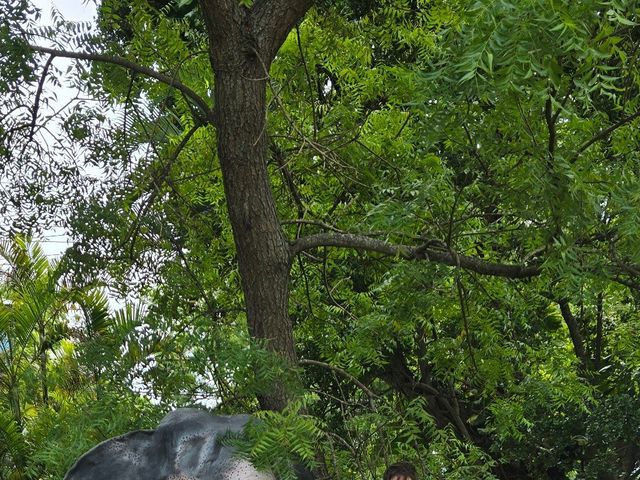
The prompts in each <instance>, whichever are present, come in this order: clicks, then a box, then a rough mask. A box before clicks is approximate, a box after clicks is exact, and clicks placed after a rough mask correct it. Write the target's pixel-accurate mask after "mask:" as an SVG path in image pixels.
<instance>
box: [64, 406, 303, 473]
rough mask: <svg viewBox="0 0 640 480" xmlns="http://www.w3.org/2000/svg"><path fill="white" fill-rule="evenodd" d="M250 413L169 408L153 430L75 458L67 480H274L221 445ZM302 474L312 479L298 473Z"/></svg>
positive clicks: (132, 434)
mask: <svg viewBox="0 0 640 480" xmlns="http://www.w3.org/2000/svg"><path fill="white" fill-rule="evenodd" d="M250 418H251V417H250V416H249V415H231V416H213V415H211V414H209V413H207V412H205V411H204V410H198V409H194V408H184V409H179V410H175V411H173V412H171V413H169V414H168V415H167V416H166V417H164V419H163V420H162V422H160V425H158V428H157V429H155V430H139V431H135V432H130V433H127V434H125V435H121V436H119V437H115V438H112V439H110V440H106V441H104V442H102V443H101V444H99V445H97V446H96V447H95V448H93V449H91V450H89V451H88V452H87V453H86V454H84V455H83V456H82V457H80V459H79V460H78V461H77V462H76V463H75V465H74V466H73V467H71V470H69V472H67V475H66V476H65V477H64V478H65V480H113V479H118V480H275V477H274V476H273V475H272V474H271V473H268V472H260V471H258V470H256V468H255V467H253V465H251V464H250V463H249V462H247V461H245V460H241V459H238V458H234V457H233V449H232V448H231V447H228V446H225V445H222V444H221V443H220V439H221V438H223V437H224V435H225V434H226V433H227V432H233V433H239V432H241V431H242V428H243V427H244V426H245V424H246V423H247V422H248V421H249V419H250ZM300 478H301V479H302V478H304V479H307V478H311V477H310V476H308V472H305V473H303V472H302V471H301V472H300Z"/></svg>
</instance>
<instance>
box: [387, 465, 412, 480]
mask: <svg viewBox="0 0 640 480" xmlns="http://www.w3.org/2000/svg"><path fill="white" fill-rule="evenodd" d="M382 480H418V476H417V474H416V467H414V466H413V465H412V464H410V463H409V462H398V463H394V464H393V465H389V468H387V469H386V470H385V472H384V475H383V477H382Z"/></svg>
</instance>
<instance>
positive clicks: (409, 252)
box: [291, 233, 541, 278]
mask: <svg viewBox="0 0 640 480" xmlns="http://www.w3.org/2000/svg"><path fill="white" fill-rule="evenodd" d="M429 245H430V244H427V245H420V246H417V247H411V246H408V245H395V244H392V243H389V242H386V241H384V240H378V239H375V238H370V237H367V236H364V235H354V234H350V233H318V234H315V235H310V236H308V237H302V238H300V239H298V240H297V241H295V242H294V243H293V244H292V246H291V255H292V256H293V255H296V254H298V253H300V252H302V251H305V250H311V249H314V248H318V247H340V248H353V249H356V250H365V251H369V252H377V253H381V254H383V255H387V256H391V257H400V258H404V259H405V260H426V261H428V262H435V263H440V264H443V265H449V266H452V267H460V268H464V269H465V270H471V271H473V272H476V273H480V274H482V275H491V276H495V277H505V278H530V277H535V276H538V275H540V273H541V269H540V267H538V266H534V265H532V266H529V265H517V264H508V263H492V262H487V261H486V260H482V259H480V258H477V257H469V256H466V255H458V254H457V253H456V252H454V251H452V250H442V249H436V248H431V247H430V246H429Z"/></svg>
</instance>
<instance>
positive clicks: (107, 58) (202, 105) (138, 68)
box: [30, 45, 214, 124]
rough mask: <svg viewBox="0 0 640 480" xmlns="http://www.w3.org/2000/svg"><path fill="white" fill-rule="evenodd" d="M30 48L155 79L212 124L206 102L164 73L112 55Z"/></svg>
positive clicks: (34, 46) (211, 117)
mask: <svg viewBox="0 0 640 480" xmlns="http://www.w3.org/2000/svg"><path fill="white" fill-rule="evenodd" d="M30 47H31V48H32V49H33V50H34V51H36V52H41V53H47V54H49V55H51V56H54V57H62V58H73V59H76V60H90V61H94V62H104V63H110V64H112V65H118V66H120V67H123V68H126V69H127V70H131V71H133V72H136V73H140V74H143V75H146V76H147V77H151V78H155V79H156V80H158V81H160V82H162V83H164V84H166V85H168V86H170V87H173V88H175V89H176V90H178V91H180V92H181V93H182V94H183V95H184V96H185V97H187V98H188V99H189V100H191V101H192V102H193V103H194V104H195V105H196V106H197V107H198V109H199V110H200V111H201V113H202V116H203V120H204V121H205V122H206V123H209V124H214V121H213V120H214V118H213V111H212V110H211V108H210V107H209V105H207V102H205V101H204V99H203V98H202V97H200V95H198V94H197V93H196V92H194V91H193V90H192V89H190V88H189V87H187V86H186V85H185V84H184V83H182V82H180V81H179V80H178V79H177V78H175V77H172V76H169V75H166V74H164V73H160V72H157V71H155V70H153V69H152V68H149V67H145V66H143V65H138V64H137V63H135V62H132V61H131V60H127V59H126V58H122V57H117V56H114V55H104V54H100V53H86V52H72V51H68V50H58V49H55V48H48V47H41V46H38V45H30Z"/></svg>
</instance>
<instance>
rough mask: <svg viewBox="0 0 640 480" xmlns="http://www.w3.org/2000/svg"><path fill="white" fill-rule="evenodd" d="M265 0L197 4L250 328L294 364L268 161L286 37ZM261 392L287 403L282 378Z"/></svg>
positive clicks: (274, 405) (285, 248)
mask: <svg viewBox="0 0 640 480" xmlns="http://www.w3.org/2000/svg"><path fill="white" fill-rule="evenodd" d="M266 3H267V2H263V3H262V4H260V5H259V4H257V3H256V4H255V5H254V8H245V7H242V6H240V3H239V2H238V1H237V0H230V1H228V2H227V1H224V0H222V1H206V0H202V1H201V8H202V12H203V15H204V19H205V22H206V24H207V29H208V32H209V38H210V57H211V65H212V67H213V70H214V72H215V82H216V83H215V107H214V108H215V122H216V128H217V137H218V156H219V159H220V165H221V169H222V177H223V180H224V191H225V197H226V202H227V209H228V212H229V219H230V222H231V226H232V229H233V236H234V241H235V245H236V249H237V254H238V265H239V269H240V277H241V282H242V290H243V292H244V296H245V304H246V308H247V322H248V328H249V333H250V335H251V336H252V337H253V338H255V339H258V340H262V341H265V342H266V345H267V347H268V348H269V349H270V350H272V351H274V352H277V353H278V354H279V355H281V356H282V357H283V358H284V359H285V361H286V362H289V363H290V364H291V365H293V364H294V363H295V361H296V352H295V345H294V342H293V331H292V330H293V328H292V324H291V320H290V318H289V313H288V301H289V271H290V257H291V253H290V248H289V244H288V243H287V240H286V238H285V236H284V233H283V232H282V229H281V227H280V220H279V218H278V215H277V212H276V205H275V200H274V197H273V193H272V191H271V186H270V183H269V176H268V173H267V166H266V155H267V132H266V87H267V83H266V81H267V76H268V68H269V65H270V64H271V61H272V59H273V57H274V56H275V52H276V51H277V46H279V44H278V45H277V46H275V44H276V43H277V42H281V41H283V40H284V38H285V36H286V32H284V33H283V31H282V28H283V27H282V26H280V28H275V27H272V25H275V24H276V23H277V22H282V20H283V18H282V17H281V18H278V17H277V16H275V15H277V12H278V8H277V7H278V5H277V4H274V5H271V7H272V8H273V10H272V11H270V12H269V14H271V15H269V16H271V17H272V18H271V20H272V22H273V23H269V22H268V20H269V19H268V18H265V14H264V12H262V10H261V9H260V6H261V5H262V6H264V5H266ZM285 6H287V8H289V7H290V5H286V4H285ZM280 7H282V5H280ZM256 8H258V10H256ZM289 10H290V8H289ZM304 10H306V8H305V9H304ZM303 13H304V11H302V13H301V14H299V15H298V16H297V17H296V19H297V18H299V17H300V16H301V15H302V14H303ZM292 16H293V17H295V16H296V14H292ZM265 21H266V22H267V23H265ZM289 22H290V23H291V26H292V25H293V22H291V19H289ZM288 28H290V27H288ZM287 31H288V30H287ZM274 35H275V37H274ZM259 400H260V404H261V407H262V408H265V409H274V410H280V409H282V408H283V407H284V406H285V405H286V403H287V393H286V390H285V388H284V384H283V383H282V382H275V383H274V386H273V388H272V390H271V391H270V392H269V393H268V394H267V395H265V396H263V397H261V398H260V399H259Z"/></svg>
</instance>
